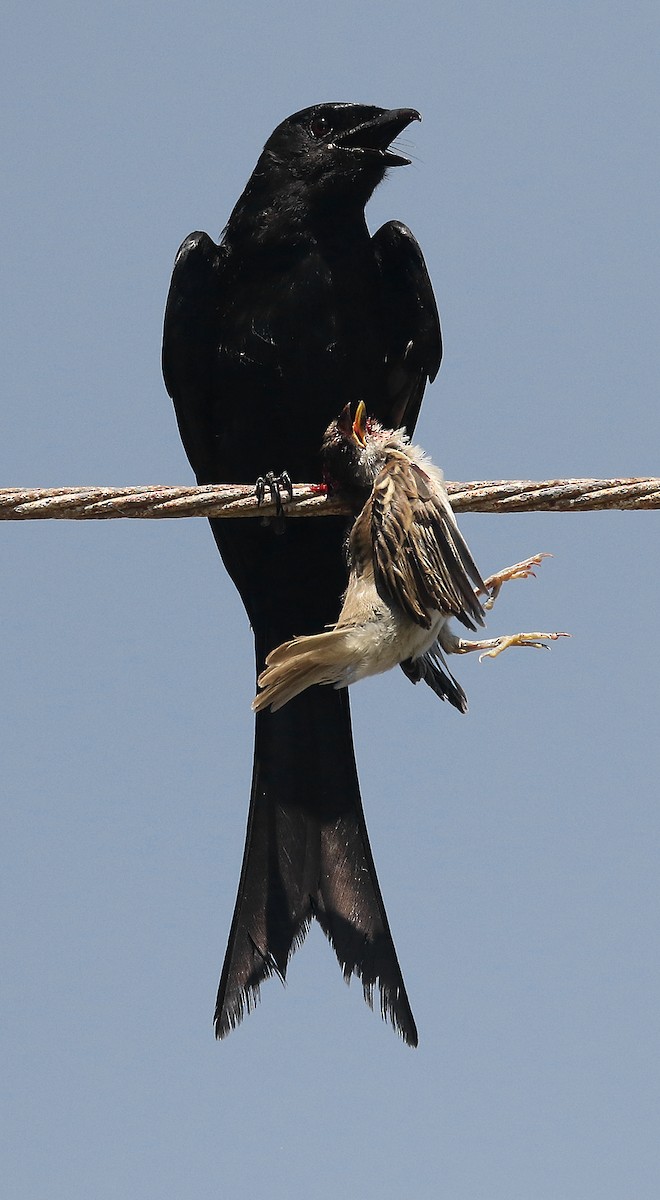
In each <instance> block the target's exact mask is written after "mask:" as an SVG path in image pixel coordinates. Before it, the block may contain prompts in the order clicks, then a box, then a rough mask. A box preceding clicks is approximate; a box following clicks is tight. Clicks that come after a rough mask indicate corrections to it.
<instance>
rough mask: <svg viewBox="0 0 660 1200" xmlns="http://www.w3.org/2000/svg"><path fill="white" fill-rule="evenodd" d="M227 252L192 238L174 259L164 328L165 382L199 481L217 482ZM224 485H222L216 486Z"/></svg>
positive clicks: (195, 236)
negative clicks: (216, 409) (216, 418)
mask: <svg viewBox="0 0 660 1200" xmlns="http://www.w3.org/2000/svg"><path fill="white" fill-rule="evenodd" d="M224 273H225V272H224V252H223V249H222V247H220V246H216V244H215V242H214V241H212V239H211V238H210V237H209V235H208V234H207V233H199V232H198V233H191V234H189V235H188V237H187V238H186V239H185V241H184V242H183V243H182V245H181V246H180V248H179V251H178V253H177V256H176V258H175V260H174V270H173V272H172V282H171V284H170V290H169V295H168V297H167V306H166V308H165V324H164V329H163V378H164V380H165V386H166V388H167V390H168V392H169V394H170V396H171V397H172V399H173V401H174V408H175V411H176V418H177V421H178V425H179V432H180V434H181V440H182V442H183V445H184V447H185V451H186V454H187V455H188V459H189V461H190V464H191V466H192V468H193V470H194V472H195V474H196V475H197V478H198V480H200V481H204V482H210V481H212V478H213V473H214V472H213V463H212V460H211V454H212V452H213V446H214V439H213V433H214V428H213V404H214V394H215V389H214V380H215V373H216V365H217V358H218V329H219V327H220V318H221V314H222V309H223V298H224V294H225V290H226V287H225V280H224ZM217 482H222V481H217Z"/></svg>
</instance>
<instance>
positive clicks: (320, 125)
mask: <svg viewBox="0 0 660 1200" xmlns="http://www.w3.org/2000/svg"><path fill="white" fill-rule="evenodd" d="M310 128H311V131H312V134H313V135H314V137H315V138H323V137H325V135H326V133H330V122H329V121H328V119H327V118H326V117H314V120H313V121H312V124H311V126H310Z"/></svg>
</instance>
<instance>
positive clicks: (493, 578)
mask: <svg viewBox="0 0 660 1200" xmlns="http://www.w3.org/2000/svg"><path fill="white" fill-rule="evenodd" d="M544 558H552V555H551V554H546V553H544V552H543V553H541V554H533V555H532V556H531V558H525V559H523V561H522V562H519V563H514V565H513V566H512V567H505V568H504V570H502V571H497V572H496V573H495V575H489V576H488V579H486V581H485V584H484V594H485V593H486V592H487V593H488V599H487V600H486V602H485V604H484V608H485V609H491V608H492V607H493V605H494V603H495V601H496V600H497V597H498V596H499V594H500V590H501V588H502V585H503V584H504V583H508V582H509V580H510V579H529V577H530V576H531V577H532V578H533V579H535V578H536V572H535V571H534V570H533V568H534V567H538V566H539V565H540V563H542V562H543V559H544ZM477 595H479V592H477Z"/></svg>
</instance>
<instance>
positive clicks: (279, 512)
mask: <svg viewBox="0 0 660 1200" xmlns="http://www.w3.org/2000/svg"><path fill="white" fill-rule="evenodd" d="M266 490H268V492H269V493H270V502H271V504H274V505H275V520H274V522H272V523H273V526H274V529H275V532H276V533H282V532H283V531H284V526H285V512H284V501H283V495H286V496H287V497H288V499H289V500H293V484H292V482H291V476H290V475H289V472H288V471H281V472H280V474H279V475H276V474H275V472H274V471H268V473H267V474H266V475H260V476H259V478H258V479H257V482H256V483H255V485H254V491H255V495H256V497H257V504H258V505H262V504H263V502H264V500H265V499H266ZM271 521H272V518H271V517H262V520H261V523H262V525H270V524H271Z"/></svg>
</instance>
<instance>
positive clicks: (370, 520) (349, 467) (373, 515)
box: [252, 402, 566, 712]
mask: <svg viewBox="0 0 660 1200" xmlns="http://www.w3.org/2000/svg"><path fill="white" fill-rule="evenodd" d="M322 455H323V460H324V464H325V472H326V477H327V479H328V481H329V483H330V484H331V486H332V488H333V490H336V491H338V492H339V493H340V494H341V495H342V496H343V497H344V498H345V499H346V500H347V501H348V502H349V503H350V505H351V507H352V508H353V511H354V512H355V513H356V514H357V517H356V520H355V523H354V525H353V527H352V529H351V532H350V535H349V538H348V547H347V549H348V565H349V581H348V588H347V590H346V593H345V596H344V603H343V607H342V610H341V613H340V615H339V620H338V621H337V623H336V625H334V626H333V627H332V628H331V629H329V630H328V631H327V632H325V633H319V634H314V635H312V636H308V637H297V638H293V639H292V640H291V641H288V642H284V643H283V644H282V645H281V646H277V647H276V649H274V650H272V651H271V653H270V654H269V655H268V657H267V658H266V667H265V669H264V670H263V671H262V673H261V675H260V676H259V680H258V684H259V688H260V691H259V692H258V694H257V696H256V697H255V699H254V700H253V702H252V707H253V708H254V709H255V710H256V711H257V712H258V711H260V710H261V709H264V708H268V707H270V708H271V709H272V710H273V711H277V709H279V708H281V707H282V706H283V705H284V704H286V703H287V702H288V701H289V700H292V699H293V697H294V696H297V695H299V693H300V692H302V691H304V690H305V689H306V688H308V687H311V686H312V685H313V684H328V683H331V684H333V685H334V687H336V688H342V687H347V686H348V685H349V684H351V683H355V682H356V681H357V680H358V679H364V678H365V677H366V676H367V675H377V674H379V673H380V672H382V671H388V670H389V669H390V668H391V667H394V666H397V665H400V666H401V668H402V670H403V671H404V672H405V674H406V675H407V676H408V678H409V679H411V680H412V682H413V683H418V682H419V681H420V680H424V682H425V683H427V684H428V685H429V686H430V687H431V688H432V689H433V691H434V692H435V693H436V694H437V695H438V696H440V697H441V699H443V700H449V701H450V703H451V704H453V705H454V706H455V707H456V708H458V709H459V710H460V711H461V712H465V711H467V698H466V696H465V692H464V691H463V689H462V688H461V686H460V684H458V683H457V681H456V680H455V679H454V678H453V676H452V675H451V674H450V672H449V670H448V668H447V664H446V661H445V658H444V655H443V651H444V653H445V654H465V653H469V652H471V651H475V650H480V651H482V652H483V653H482V656H483V655H488V656H489V657H495V656H496V655H497V654H500V653H501V652H502V650H505V649H507V648H508V647H509V646H514V645H515V646H536V647H542V646H543V644H544V641H547V640H553V641H554V640H555V639H556V638H558V637H562V636H566V635H563V634H558V633H520V634H514V635H512V636H509V637H505V638H503V637H500V638H491V639H488V640H483V641H467V640H465V639H463V638H459V637H457V636H456V634H454V633H453V632H452V631H451V630H450V628H449V624H448V623H449V621H450V619H451V618H452V617H455V618H456V619H457V620H458V621H460V622H461V623H462V624H463V625H465V626H466V627H467V628H468V629H471V630H476V628H477V625H483V624H484V618H485V609H486V608H489V607H491V605H492V603H493V601H494V599H495V596H496V595H497V593H498V592H499V590H500V587H501V586H502V583H503V582H504V581H505V580H508V579H517V578H526V577H527V576H529V575H532V574H533V570H532V567H533V566H534V565H536V564H538V563H539V562H540V561H541V560H542V559H543V558H544V557H546V555H543V554H538V555H535V556H534V557H533V558H530V559H526V560H525V561H524V562H522V563H517V564H516V566H515V567H509V568H507V569H506V570H505V571H501V572H498V574H497V575H494V576H491V577H490V578H489V579H488V580H486V581H484V580H483V579H482V577H481V575H480V573H479V570H478V568H477V566H476V564H475V562H474V559H473V558H472V555H471V554H470V551H469V549H468V547H467V544H466V542H465V540H464V538H463V537H462V535H461V533H460V531H459V528H458V525H457V523H456V518H455V516H454V513H453V510H452V508H451V505H450V503H449V500H448V498H447V492H446V489H445V486H444V482H443V476H442V472H441V471H440V470H438V468H437V467H435V466H434V465H433V463H432V462H431V461H430V460H429V458H428V457H427V455H426V454H425V453H424V451H423V450H421V449H420V448H419V447H418V446H413V445H411V444H410V441H409V439H408V437H407V435H406V434H405V432H404V431H403V430H402V429H397V430H391V429H383V427H382V426H381V425H380V424H379V423H378V422H377V421H375V420H373V419H372V418H370V417H367V413H366V409H365V406H364V404H363V403H362V402H360V403H359V404H358V407H357V412H356V414H355V418H352V416H351V409H350V405H347V406H346V408H345V409H344V410H343V412H342V413H341V415H340V416H339V417H338V418H337V420H336V421H333V422H332V424H331V425H330V426H329V427H328V429H327V430H326V433H325V436H324V439H323V445H322ZM480 596H484V597H486V596H490V599H488V600H485V601H484V603H482V602H481V600H480V599H479V597H480Z"/></svg>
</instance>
